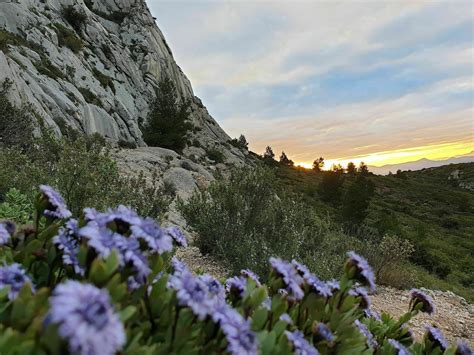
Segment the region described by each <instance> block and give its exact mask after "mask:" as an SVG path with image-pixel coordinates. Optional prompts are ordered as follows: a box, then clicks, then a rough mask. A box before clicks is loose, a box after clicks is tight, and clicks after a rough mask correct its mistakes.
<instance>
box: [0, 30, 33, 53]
mask: <svg viewBox="0 0 474 355" xmlns="http://www.w3.org/2000/svg"><path fill="white" fill-rule="evenodd" d="M25 45H27V42H26V40H24V39H23V38H22V37H20V36H18V35H16V34H14V33H11V32H8V31H5V30H0V51H2V52H4V53H8V52H9V49H8V46H25Z"/></svg>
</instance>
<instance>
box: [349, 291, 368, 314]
mask: <svg viewBox="0 0 474 355" xmlns="http://www.w3.org/2000/svg"><path fill="white" fill-rule="evenodd" d="M349 295H350V296H354V297H358V298H360V300H359V308H362V309H368V308H369V307H370V303H371V302H370V298H369V295H368V294H367V291H366V289H365V288H363V287H356V288H351V289H350V290H349Z"/></svg>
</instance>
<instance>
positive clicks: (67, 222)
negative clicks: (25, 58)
mask: <svg viewBox="0 0 474 355" xmlns="http://www.w3.org/2000/svg"><path fill="white" fill-rule="evenodd" d="M35 206H36V212H35V216H36V218H35V223H34V226H35V227H27V228H22V227H19V228H15V226H14V225H12V224H11V223H2V224H1V225H0V228H1V231H2V239H1V248H2V254H1V255H0V259H1V261H2V266H1V267H0V275H2V278H1V279H0V280H1V281H0V306H1V307H0V329H1V332H0V353H2V354H3V353H5V354H10V353H12V351H14V352H15V353H22V354H51V355H56V354H64V353H86V352H87V353H90V354H106V355H111V354H116V353H120V354H124V355H129V354H150V355H151V354H165V353H171V354H191V353H192V354H200V353H203V354H204V353H205V354H222V353H230V354H233V355H240V354H262V355H269V354H291V353H296V354H318V353H321V354H374V353H376V354H397V353H398V354H399V353H416V354H433V355H434V354H445V355H453V354H455V353H456V354H468V353H470V352H471V351H470V349H469V348H468V346H467V345H458V346H457V347H456V346H452V347H449V344H447V342H446V341H445V340H444V338H443V336H442V334H441V331H440V330H439V329H436V328H434V327H428V328H427V332H426V334H425V336H424V338H423V339H422V340H421V341H420V342H417V341H416V340H415V339H414V337H413V336H412V332H411V330H410V329H409V326H408V325H407V324H408V322H409V321H410V320H411V319H412V318H413V317H414V316H416V315H417V314H419V313H420V312H426V313H429V314H433V313H434V305H433V301H432V300H431V298H430V297H429V296H427V295H425V294H424V293H423V292H421V291H420V290H413V291H412V292H411V299H410V302H409V305H408V310H407V312H406V313H405V314H403V315H402V316H401V317H400V318H399V319H395V318H393V317H391V316H389V315H388V314H382V316H380V315H378V314H377V313H376V312H374V311H372V310H370V308H369V307H370V301H369V297H368V295H367V293H368V292H373V291H374V290H375V285H374V283H373V277H372V276H371V273H372V271H371V269H370V266H369V265H368V264H367V262H366V260H364V259H363V258H361V257H360V256H358V255H357V254H355V253H349V254H348V258H347V261H346V263H345V265H344V272H343V277H342V278H341V281H340V282H338V281H336V280H332V281H329V282H326V281H322V280H320V279H318V278H317V276H316V275H314V274H312V273H311V271H310V270H309V269H308V268H307V267H306V266H305V265H302V264H299V263H298V262H296V261H293V262H291V263H288V262H285V261H283V260H281V259H276V258H272V259H270V268H269V270H270V271H269V272H268V273H267V275H268V277H267V279H268V283H267V284H266V285H265V284H261V283H260V281H259V280H258V278H257V277H256V276H255V275H254V274H253V273H252V272H251V271H250V270H243V271H242V272H241V274H240V276H236V277H233V278H230V279H228V280H227V281H226V284H225V286H226V287H225V288H224V286H223V285H222V284H221V283H220V282H219V281H218V280H216V279H214V278H213V277H212V276H210V275H207V274H205V275H199V276H195V275H193V274H192V273H191V271H190V270H189V269H188V268H187V266H186V265H185V264H184V263H182V262H180V261H179V260H178V259H175V258H173V259H171V257H172V256H173V254H174V249H173V246H185V245H186V240H185V239H184V237H183V236H182V234H181V233H180V231H179V230H178V229H176V228H167V229H164V228H161V227H160V226H159V225H158V224H157V223H156V222H153V221H150V220H149V219H143V218H141V217H140V216H139V215H137V214H136V212H135V211H133V210H130V209H127V208H125V207H121V208H119V209H116V210H112V211H108V212H106V213H99V212H97V211H91V210H88V211H87V213H85V214H82V215H80V216H75V217H77V219H72V218H71V213H70V211H69V210H68V208H67V206H66V205H65V204H64V203H63V201H62V199H61V196H58V194H57V193H56V192H55V191H54V190H52V189H51V188H49V187H42V189H41V193H40V194H39V195H38V197H37V199H36V201H35ZM110 235H113V239H112V238H109V240H108V242H107V244H104V242H103V241H102V240H101V238H100V236H107V237H109V236H110ZM105 251H106V252H105ZM262 261H263V260H262ZM262 261H261V262H262ZM78 329H80V331H77V330H78ZM448 347H449V348H448ZM462 347H464V350H462ZM461 350H462V351H461Z"/></svg>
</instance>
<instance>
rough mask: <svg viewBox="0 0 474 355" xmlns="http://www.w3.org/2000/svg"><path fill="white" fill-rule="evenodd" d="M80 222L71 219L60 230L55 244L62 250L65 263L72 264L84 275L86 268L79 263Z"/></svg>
mask: <svg viewBox="0 0 474 355" xmlns="http://www.w3.org/2000/svg"><path fill="white" fill-rule="evenodd" d="M78 231H79V228H78V222H77V220H75V219H70V220H69V221H67V222H66V224H65V226H64V227H62V228H61V229H60V230H59V234H58V235H57V236H55V237H54V238H53V244H54V245H56V247H57V248H58V249H59V250H60V251H61V252H62V259H63V264H64V265H70V266H72V268H73V270H74V272H75V273H76V274H78V275H84V269H83V268H82V267H81V265H80V264H79V259H78V256H77V255H78V253H79V242H80V240H79V237H78Z"/></svg>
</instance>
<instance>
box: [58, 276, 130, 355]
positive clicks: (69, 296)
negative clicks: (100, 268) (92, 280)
mask: <svg viewBox="0 0 474 355" xmlns="http://www.w3.org/2000/svg"><path fill="white" fill-rule="evenodd" d="M50 303H51V310H50V313H49V320H50V321H51V322H53V323H55V324H57V325H58V332H59V335H60V336H61V337H62V338H63V339H64V340H66V341H67V342H68V344H69V351H70V352H71V353H79V354H84V355H99V354H104V355H109V354H110V355H112V354H115V353H116V352H117V351H118V350H120V349H121V348H122V346H123V345H124V344H125V331H124V328H123V325H122V323H121V322H120V320H119V317H118V315H117V314H116V313H115V312H114V310H113V309H112V306H111V304H110V299H109V295H108V293H107V291H104V290H101V289H99V288H97V287H95V286H92V285H89V284H81V283H80V282H77V281H67V282H66V283H64V284H60V285H58V286H57V287H56V289H55V290H54V292H53V296H52V297H51V299H50Z"/></svg>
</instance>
